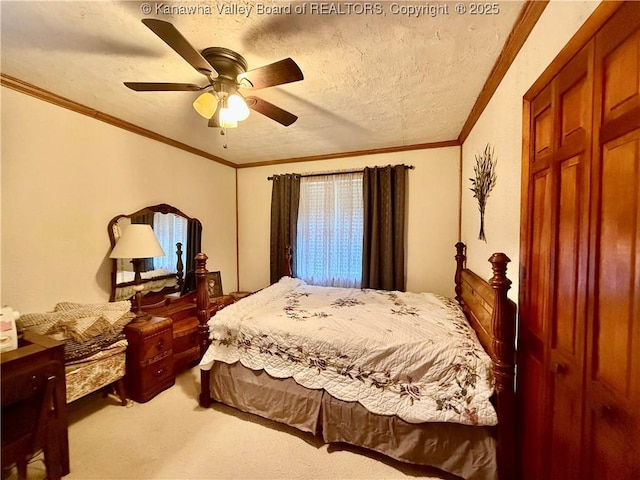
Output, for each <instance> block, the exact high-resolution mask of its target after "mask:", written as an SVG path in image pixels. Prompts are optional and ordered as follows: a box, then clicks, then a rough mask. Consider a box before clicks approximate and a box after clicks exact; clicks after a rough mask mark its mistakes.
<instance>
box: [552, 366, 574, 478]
mask: <svg viewBox="0 0 640 480" xmlns="http://www.w3.org/2000/svg"><path fill="white" fill-rule="evenodd" d="M564 375H566V373H564V372H557V373H555V374H554V376H553V380H552V382H551V383H552V386H551V392H552V394H551V397H550V399H549V400H550V401H551V405H552V406H553V407H552V408H553V411H552V415H553V422H552V423H551V437H550V441H549V449H550V451H551V454H550V457H551V462H550V466H551V476H550V477H549V478H553V479H562V480H572V479H574V480H582V476H581V445H580V443H581V442H580V441H579V433H580V424H581V422H582V404H581V402H580V401H579V399H580V395H581V390H582V386H581V384H580V383H579V382H574V381H565V378H564ZM542 478H544V477H542Z"/></svg>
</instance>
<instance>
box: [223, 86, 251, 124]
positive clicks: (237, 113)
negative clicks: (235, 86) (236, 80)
mask: <svg viewBox="0 0 640 480" xmlns="http://www.w3.org/2000/svg"><path fill="white" fill-rule="evenodd" d="M227 106H228V107H229V109H230V110H231V111H232V112H233V116H234V117H235V119H236V121H237V122H241V121H242V120H246V119H247V118H248V117H249V107H247V103H246V102H245V101H244V99H243V98H242V97H241V96H240V95H238V94H237V93H234V94H232V95H229V98H228V99H227Z"/></svg>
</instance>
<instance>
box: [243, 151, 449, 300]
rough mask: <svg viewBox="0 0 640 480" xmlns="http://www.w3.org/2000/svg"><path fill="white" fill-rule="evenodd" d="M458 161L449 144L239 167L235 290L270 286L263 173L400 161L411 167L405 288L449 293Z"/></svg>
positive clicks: (268, 191) (267, 202)
mask: <svg viewBox="0 0 640 480" xmlns="http://www.w3.org/2000/svg"><path fill="white" fill-rule="evenodd" d="M459 160H460V149H459V148H458V147H448V148H439V149H427V150H413V151H407V152H399V153H388V154H378V155H368V156H361V157H350V158H341V159H336V160H323V161H317V162H305V163H292V164H283V165H274V166H265V167H252V168H243V169H239V170H238V197H239V200H238V218H239V226H238V237H239V247H238V251H239V258H240V275H239V276H240V289H241V290H257V289H259V288H263V287H266V286H267V285H269V235H270V220H269V219H270V215H271V213H270V212H271V182H270V181H268V180H267V177H269V176H271V175H273V174H281V173H294V172H295V173H307V172H323V171H333V170H342V169H350V168H363V167H365V166H376V165H389V164H391V165H396V164H401V163H404V164H411V165H414V166H415V169H414V170H410V171H409V183H408V185H409V193H408V210H407V212H408V213H407V215H408V219H407V223H408V227H407V237H408V238H407V250H406V259H407V290H409V291H431V292H435V293H440V294H443V295H452V294H453V291H454V283H453V276H454V273H455V261H454V259H453V257H454V255H455V248H454V245H455V243H456V241H457V236H458V178H459Z"/></svg>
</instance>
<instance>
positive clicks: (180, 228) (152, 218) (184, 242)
mask: <svg viewBox="0 0 640 480" xmlns="http://www.w3.org/2000/svg"><path fill="white" fill-rule="evenodd" d="M132 223H134V224H135V223H144V224H147V225H151V228H153V232H154V234H155V236H156V238H157V239H158V242H159V243H160V246H161V247H162V249H163V250H164V253H165V255H164V256H163V257H155V258H148V259H144V260H142V261H141V262H140V264H139V265H140V275H141V277H142V285H143V290H142V295H143V297H142V305H151V304H154V303H157V302H159V301H161V300H162V298H163V297H164V296H165V295H167V294H170V293H176V292H178V293H180V294H183V293H187V292H189V291H191V290H195V281H194V279H195V277H194V272H195V256H196V255H197V254H198V253H199V252H200V247H201V241H202V224H201V223H200V220H198V219H197V218H192V217H189V216H188V215H185V214H184V213H183V212H181V211H180V210H178V209H177V208H175V207H173V206H171V205H168V204H166V203H162V204H160V205H153V206H150V207H145V208H143V209H141V210H138V211H137V212H134V213H131V214H129V215H124V214H122V215H118V216H116V217H114V218H113V219H112V220H111V221H110V222H109V225H108V232H109V240H110V241H111V248H112V249H113V247H114V246H115V245H116V242H117V241H118V239H119V238H120V236H121V235H122V233H123V232H124V230H125V229H126V228H127V227H128V226H129V225H130V224H132ZM111 262H112V273H111V296H110V301H112V302H113V301H120V300H129V299H131V298H133V297H134V296H135V290H134V288H133V287H134V285H135V282H134V273H135V272H134V266H133V262H132V259H127V258H118V259H115V258H114V259H112V260H111Z"/></svg>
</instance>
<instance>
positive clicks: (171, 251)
mask: <svg viewBox="0 0 640 480" xmlns="http://www.w3.org/2000/svg"><path fill="white" fill-rule="evenodd" d="M153 231H154V233H155V234H156V237H157V239H158V242H159V243H160V246H161V247H162V250H164V253H165V256H164V257H156V258H154V259H153V268H156V269H157V268H164V269H167V270H169V271H170V272H175V271H176V263H178V255H177V254H176V243H177V242H180V243H182V248H183V250H182V251H183V259H182V261H184V249H185V248H186V239H187V219H186V218H184V217H181V216H179V215H175V214H173V213H166V214H165V213H160V212H156V213H155V214H154V216H153Z"/></svg>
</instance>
